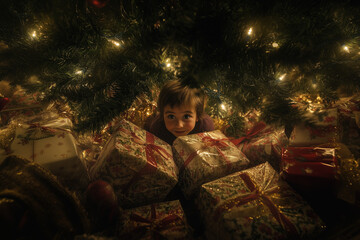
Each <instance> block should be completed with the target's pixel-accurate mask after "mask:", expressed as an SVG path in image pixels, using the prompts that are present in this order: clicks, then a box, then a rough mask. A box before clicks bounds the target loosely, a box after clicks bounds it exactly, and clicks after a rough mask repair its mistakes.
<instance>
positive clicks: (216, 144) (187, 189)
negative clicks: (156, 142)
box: [173, 130, 249, 198]
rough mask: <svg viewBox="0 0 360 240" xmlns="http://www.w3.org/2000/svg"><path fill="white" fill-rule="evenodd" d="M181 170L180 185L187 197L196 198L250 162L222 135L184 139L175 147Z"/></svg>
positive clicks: (212, 134) (196, 136)
mask: <svg viewBox="0 0 360 240" xmlns="http://www.w3.org/2000/svg"><path fill="white" fill-rule="evenodd" d="M173 152H174V158H175V162H176V164H177V165H178V167H179V171H180V172H179V185H180V188H181V190H182V191H183V193H184V195H185V197H187V198H191V197H193V196H194V195H195V194H196V193H197V191H198V190H199V188H200V186H201V184H203V183H206V182H210V181H212V180H215V179H217V178H220V177H223V176H226V175H228V174H230V173H233V172H236V171H240V170H242V169H244V168H246V167H247V166H248V164H249V160H248V159H247V158H246V156H245V155H244V154H243V153H242V152H241V151H240V150H239V149H238V148H237V147H236V146H235V145H234V144H233V143H232V142H231V141H230V140H229V139H228V138H226V137H225V135H224V134H223V133H222V132H221V131H219V130H215V131H211V132H204V133H198V134H192V135H187V136H181V137H178V138H177V139H175V141H174V143H173Z"/></svg>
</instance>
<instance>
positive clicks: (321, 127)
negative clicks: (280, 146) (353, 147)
mask: <svg viewBox="0 0 360 240" xmlns="http://www.w3.org/2000/svg"><path fill="white" fill-rule="evenodd" d="M304 117H305V118H307V119H308V120H309V122H311V123H312V124H311V125H310V124H305V123H301V124H298V125H296V126H295V127H294V129H293V131H292V132H291V135H290V138H289V145H290V146H303V147H304V146H314V145H318V144H324V143H334V142H339V141H340V136H341V129H340V126H339V124H338V109H337V108H331V109H326V110H318V111H316V112H315V113H308V114H306V116H304Z"/></svg>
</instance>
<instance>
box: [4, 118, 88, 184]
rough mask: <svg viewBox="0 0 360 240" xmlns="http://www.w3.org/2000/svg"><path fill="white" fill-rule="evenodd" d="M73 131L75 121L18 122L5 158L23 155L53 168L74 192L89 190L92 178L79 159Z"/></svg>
mask: <svg viewBox="0 0 360 240" xmlns="http://www.w3.org/2000/svg"><path fill="white" fill-rule="evenodd" d="M36 120H37V121H36ZM71 128H72V122H71V121H70V120H69V119H67V118H57V119H52V120H51V119H50V120H47V119H46V120H43V121H40V120H39V118H36V119H35V118H34V119H32V120H30V119H29V121H26V123H18V124H16V127H15V128H14V131H15V133H14V138H13V140H12V142H11V143H10V144H9V147H7V148H6V149H5V153H4V154H3V157H4V156H7V155H10V154H11V155H18V156H21V157H23V158H26V159H28V160H30V161H32V162H34V163H37V164H39V165H41V166H43V167H45V168H47V169H49V170H50V171H51V172H52V173H53V174H54V175H55V176H57V177H58V179H59V181H60V182H62V183H63V184H64V185H65V186H67V187H69V188H70V189H72V190H76V189H85V188H86V186H87V184H88V183H89V177H88V174H87V171H86V167H85V165H84V164H83V162H82V161H81V160H80V158H79V155H78V151H77V146H76V140H75V138H74V136H73V135H72V133H71Z"/></svg>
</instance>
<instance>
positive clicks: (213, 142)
mask: <svg viewBox="0 0 360 240" xmlns="http://www.w3.org/2000/svg"><path fill="white" fill-rule="evenodd" d="M198 135H199V136H200V137H202V138H201V141H202V142H203V143H205V145H204V146H203V147H201V148H200V149H198V150H197V151H195V152H192V153H191V154H190V155H189V156H188V158H187V159H186V160H185V161H184V164H183V165H182V166H181V168H180V172H182V171H183V170H184V169H185V167H186V166H187V165H189V163H190V162H191V161H192V160H193V159H194V158H195V157H196V156H197V155H199V153H200V152H201V151H203V150H204V149H206V148H207V147H215V149H216V150H217V151H218V153H219V154H220V155H221V156H222V157H223V159H225V161H226V166H227V168H228V170H230V167H231V162H230V161H229V160H228V158H227V157H226V155H225V154H224V153H223V152H222V151H221V149H223V148H225V147H227V146H229V145H228V144H227V143H226V142H225V141H229V139H228V138H222V139H213V138H211V137H209V136H206V135H204V133H198Z"/></svg>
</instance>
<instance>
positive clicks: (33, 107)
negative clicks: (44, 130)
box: [0, 88, 43, 126]
mask: <svg viewBox="0 0 360 240" xmlns="http://www.w3.org/2000/svg"><path fill="white" fill-rule="evenodd" d="M38 95H39V94H38V93H35V94H28V93H26V92H25V90H24V89H21V88H20V89H18V90H17V91H15V92H14V94H13V96H11V97H10V101H9V103H8V104H7V105H6V106H5V107H4V109H3V110H2V111H0V120H1V121H0V126H1V125H3V126H5V125H7V124H8V123H9V122H10V120H12V119H14V118H16V117H19V116H27V117H30V116H35V115H37V114H38V113H40V112H41V111H42V110H43V106H42V105H41V104H40V103H39V102H38V101H37V100H36V99H37V97H38Z"/></svg>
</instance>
